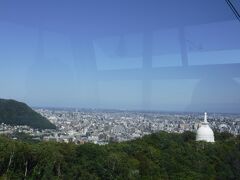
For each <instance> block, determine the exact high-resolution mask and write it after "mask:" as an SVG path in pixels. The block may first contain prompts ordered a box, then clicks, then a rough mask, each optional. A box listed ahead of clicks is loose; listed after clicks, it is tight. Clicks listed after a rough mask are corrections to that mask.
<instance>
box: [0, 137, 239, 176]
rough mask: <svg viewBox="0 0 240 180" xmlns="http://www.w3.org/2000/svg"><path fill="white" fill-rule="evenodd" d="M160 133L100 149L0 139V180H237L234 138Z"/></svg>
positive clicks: (92, 145) (237, 170)
mask: <svg viewBox="0 0 240 180" xmlns="http://www.w3.org/2000/svg"><path fill="white" fill-rule="evenodd" d="M215 137H216V143H213V144H212V143H204V142H195V134H194V133H191V132H185V133H183V134H174V133H166V132H160V133H157V134H152V135H149V136H145V137H143V138H141V139H137V140H134V141H129V142H122V143H113V144H109V145H105V146H100V145H95V144H84V145H74V144H65V143H54V142H39V143H26V142H19V141H13V140H9V139H7V138H4V137H2V138H1V137H0V179H1V178H3V179H4V178H6V179H67V180H68V179H88V180H91V179H104V180H108V179H109V180H110V179H123V180H126V179H137V180H138V179H146V180H147V179H173V180H175V179H184V180H185V179H194V180H195V179H198V180H201V179H204V180H205V179H240V138H239V137H233V136H232V135H230V134H226V133H223V134H216V136H215Z"/></svg>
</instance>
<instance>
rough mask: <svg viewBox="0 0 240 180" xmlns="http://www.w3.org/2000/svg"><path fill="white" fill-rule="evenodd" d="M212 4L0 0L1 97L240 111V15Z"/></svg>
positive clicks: (106, 105) (120, 106)
mask: <svg viewBox="0 0 240 180" xmlns="http://www.w3.org/2000/svg"><path fill="white" fill-rule="evenodd" d="M207 2H208V1H201V2H198V1H196V2H194V3H193V2H192V1H187V0H183V1H181V3H180V2H179V1H176V0H175V1H174V0H172V1H168V2H166V1H160V0H159V1H157V0H151V1H147V0H139V1H136V0H129V1H126V0H123V1H119V0H116V1H114V2H113V1H107V0H103V1H96V0H90V1H85V0H80V1H68V2H66V1H50V2H49V1H41V2H40V1H39V2H37V3H33V2H32V1H1V2H0V84H1V88H0V97H1V98H12V99H17V100H20V101H24V102H27V103H28V104H29V105H31V106H50V107H79V108H81V107H82V108H111V109H145V110H168V111H205V110H206V111H214V112H240V95H239V91H240V84H239V83H240V77H239V74H240V73H238V69H239V65H238V63H240V36H239V32H240V22H239V21H237V20H236V19H235V17H234V15H233V13H232V12H231V10H230V8H229V7H228V6H227V5H226V3H225V1H224V0H223V1H216V0H213V1H211V2H210V3H209V2H208V3H207ZM206 4H208V5H207V6H206ZM239 7H240V6H239ZM182 32H183V33H182ZM181 38H182V39H184V40H181ZM183 58H185V59H187V62H188V65H187V66H183V63H182V61H183ZM239 71H240V69H239Z"/></svg>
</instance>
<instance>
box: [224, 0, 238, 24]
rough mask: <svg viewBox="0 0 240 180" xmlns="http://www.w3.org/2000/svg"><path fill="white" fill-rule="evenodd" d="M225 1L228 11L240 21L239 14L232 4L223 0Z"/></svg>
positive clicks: (227, 0) (228, 0)
mask: <svg viewBox="0 0 240 180" xmlns="http://www.w3.org/2000/svg"><path fill="white" fill-rule="evenodd" d="M225 1H226V3H227V4H228V6H229V7H230V9H231V10H232V12H233V13H234V15H235V16H236V18H237V19H238V20H239V21H240V14H239V13H238V11H237V10H236V8H235V7H234V5H233V4H232V2H231V1H230V0H225Z"/></svg>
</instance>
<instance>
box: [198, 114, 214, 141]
mask: <svg viewBox="0 0 240 180" xmlns="http://www.w3.org/2000/svg"><path fill="white" fill-rule="evenodd" d="M196 141H206V142H214V134H213V131H212V129H211V128H210V127H209V125H208V122H207V113H206V112H205V113H204V121H203V122H202V123H201V126H200V128H198V130H197V137H196Z"/></svg>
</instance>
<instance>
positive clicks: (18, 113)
mask: <svg viewBox="0 0 240 180" xmlns="http://www.w3.org/2000/svg"><path fill="white" fill-rule="evenodd" d="M0 123H5V124H9V125H27V126H30V127H32V128H36V129H55V128H56V126H55V125H54V124H52V123H51V122H50V121H48V119H47V118H45V117H43V116H41V115H40V114H38V113H37V112H35V111H34V110H32V109H31V108H30V107H29V106H28V105H27V104H25V103H22V102H18V101H15V100H12V99H0Z"/></svg>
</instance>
